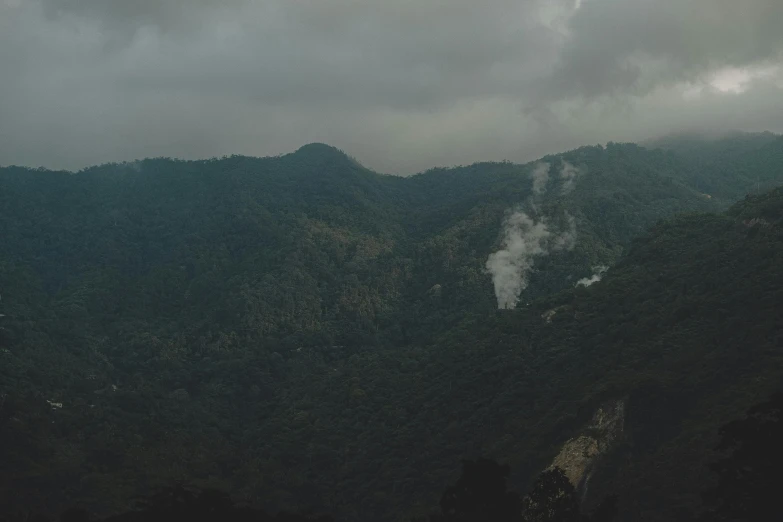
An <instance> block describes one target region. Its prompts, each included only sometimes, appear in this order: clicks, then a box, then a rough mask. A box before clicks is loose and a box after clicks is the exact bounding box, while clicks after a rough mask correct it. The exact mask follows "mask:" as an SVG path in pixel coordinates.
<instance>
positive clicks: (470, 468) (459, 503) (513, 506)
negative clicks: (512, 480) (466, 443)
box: [430, 458, 520, 522]
mask: <svg viewBox="0 0 783 522" xmlns="http://www.w3.org/2000/svg"><path fill="white" fill-rule="evenodd" d="M510 471H511V468H510V467H509V466H507V465H503V466H501V465H500V464H498V463H497V462H495V461H492V460H488V459H484V458H480V459H478V460H476V461H470V460H463V461H462V475H461V476H460V478H459V480H457V483H456V484H454V485H453V486H450V487H448V488H447V489H446V491H445V492H444V493H443V496H442V497H441V500H440V507H441V513H440V514H438V515H433V516H432V517H430V520H431V521H432V522H473V521H477V522H478V521H484V522H506V521H512V520H519V512H520V500H519V495H517V494H516V493H514V492H511V491H507V490H506V482H507V480H508V475H509V473H510Z"/></svg>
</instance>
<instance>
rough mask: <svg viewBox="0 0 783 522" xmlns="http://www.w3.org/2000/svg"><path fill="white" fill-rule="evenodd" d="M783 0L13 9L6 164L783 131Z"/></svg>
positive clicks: (459, 151)
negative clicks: (316, 147)
mask: <svg viewBox="0 0 783 522" xmlns="http://www.w3.org/2000/svg"><path fill="white" fill-rule="evenodd" d="M781 26H783V1H781V0H742V1H739V0H482V1H481V2H478V1H476V0H257V1H253V0H221V1H220V2H218V1H217V0H214V1H208V0H133V1H128V0H0V165H11V164H16V165H26V166H31V167H37V166H44V167H48V168H66V169H71V170H77V169H79V168H83V167H86V166H88V165H93V164H98V163H105V162H110V161H124V160H133V159H139V158H144V157H157V156H170V157H179V158H208V157H214V156H222V155H230V154H245V155H253V156H269V155H277V154H285V153H288V152H291V151H293V150H296V149H297V148H298V147H300V146H302V145H304V144H306V143H309V142H324V143H328V144H330V145H334V146H336V147H338V148H341V149H343V150H344V151H346V152H347V153H349V154H350V155H352V156H354V157H355V158H356V159H358V160H359V161H360V162H362V163H363V164H364V165H366V166H368V167H370V168H373V169H375V170H378V171H381V172H388V173H398V174H409V173H412V172H418V171H422V170H426V169H428V168H431V167H435V166H451V165H460V164H469V163H474V162H477V161H500V160H510V161H517V162H523V161H528V160H532V159H535V158H537V157H540V156H542V155H544V154H548V153H554V152H559V151H563V150H567V149H571V148H574V147H577V146H581V145H595V144H599V143H605V142H607V141H640V140H645V139H648V138H652V137H656V136H660V135H664V134H668V133H671V132H681V131H694V130H696V131H698V130H710V131H720V130H747V131H762V130H771V131H773V132H781V131H783V117H782V116H783V31H781V30H780V27H781Z"/></svg>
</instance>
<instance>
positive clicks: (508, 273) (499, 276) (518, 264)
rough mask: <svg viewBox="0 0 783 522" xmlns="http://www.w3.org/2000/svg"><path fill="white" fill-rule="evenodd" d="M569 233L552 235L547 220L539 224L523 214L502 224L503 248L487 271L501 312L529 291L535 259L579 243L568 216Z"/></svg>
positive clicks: (572, 223)
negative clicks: (530, 275)
mask: <svg viewBox="0 0 783 522" xmlns="http://www.w3.org/2000/svg"><path fill="white" fill-rule="evenodd" d="M566 218H567V220H568V223H569V224H568V229H567V230H566V231H565V232H563V233H553V232H551V231H550V229H549V227H548V226H547V223H546V218H543V217H542V218H541V219H540V220H538V221H536V220H534V219H533V218H531V217H530V216H528V215H527V214H525V213H524V212H522V211H519V210H518V211H516V212H514V213H513V214H511V215H510V216H509V217H508V218H506V220H505V221H504V223H503V233H504V237H503V248H502V249H501V250H498V251H497V252H495V253H493V254H490V256H489V258H488V259H487V263H486V269H487V272H489V273H490V274H491V275H492V282H493V284H494V286H495V297H496V298H497V301H498V308H500V309H505V310H509V309H513V308H514V307H516V305H517V302H518V301H519V296H520V294H521V293H522V291H523V290H524V289H525V288H527V285H528V274H529V273H530V270H531V269H532V268H533V262H534V260H535V258H536V257H539V256H545V255H548V254H549V252H550V251H553V250H563V249H571V248H573V246H574V243H575V241H576V223H575V220H574V218H573V217H572V216H570V215H566Z"/></svg>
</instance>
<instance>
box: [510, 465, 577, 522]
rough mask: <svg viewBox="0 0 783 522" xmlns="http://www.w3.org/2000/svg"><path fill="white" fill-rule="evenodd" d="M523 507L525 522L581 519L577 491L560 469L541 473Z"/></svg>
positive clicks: (565, 521) (563, 521)
mask: <svg viewBox="0 0 783 522" xmlns="http://www.w3.org/2000/svg"><path fill="white" fill-rule="evenodd" d="M522 506H523V520H525V521H530V522H555V521H556V522H571V521H574V522H576V521H578V520H580V518H581V515H580V514H579V500H578V499H577V496H576V490H575V489H574V486H573V484H571V482H570V481H569V480H568V477H566V476H565V473H563V470H561V469H560V468H558V467H555V468H553V469H549V470H547V471H544V472H543V473H541V475H540V476H539V477H538V480H536V483H535V484H534V485H533V489H532V490H531V491H530V493H528V494H527V496H525V498H524V499H523V500H522Z"/></svg>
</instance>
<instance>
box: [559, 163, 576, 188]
mask: <svg viewBox="0 0 783 522" xmlns="http://www.w3.org/2000/svg"><path fill="white" fill-rule="evenodd" d="M579 174H581V171H580V170H579V169H578V168H576V167H574V166H573V165H571V164H570V163H568V162H567V161H563V166H562V167H561V169H560V179H562V180H563V185H562V186H561V189H560V191H561V193H563V194H568V193H569V192H571V191H572V190H574V185H575V184H576V178H577V176H579Z"/></svg>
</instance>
